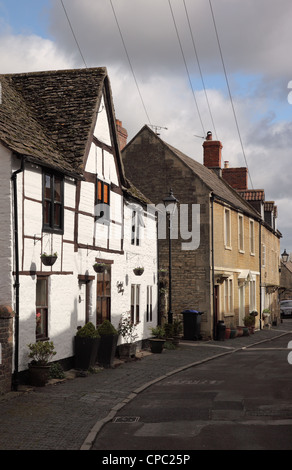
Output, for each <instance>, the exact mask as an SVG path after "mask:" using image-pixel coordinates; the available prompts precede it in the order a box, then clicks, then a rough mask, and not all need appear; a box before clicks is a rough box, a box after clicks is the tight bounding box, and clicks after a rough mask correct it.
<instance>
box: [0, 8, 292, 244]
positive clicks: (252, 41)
mask: <svg viewBox="0 0 292 470" xmlns="http://www.w3.org/2000/svg"><path fill="white" fill-rule="evenodd" d="M63 2H64V5H65V7H66V9H67V13H68V16H69V18H70V21H71V23H72V25H73V28H74V33H75V35H76V38H77V40H78V42H79V45H80V48H81V50H82V53H83V55H84V57H85V60H86V63H87V65H88V66H89V67H96V66H106V67H107V69H108V72H109V76H110V80H111V85H112V90H113V99H114V104H115V110H116V116H117V118H118V119H120V120H122V122H123V125H124V127H126V129H127V131H128V135H129V139H131V138H132V137H134V135H135V134H136V133H137V132H138V131H139V130H140V129H141V127H142V126H143V125H144V124H149V122H148V120H147V116H146V114H145V108H147V112H148V116H150V120H151V122H150V124H153V125H158V126H162V127H163V128H164V127H165V128H167V130H164V129H163V130H162V132H161V137H162V138H163V139H164V140H165V141H166V142H168V143H170V144H171V145H173V146H174V147H176V148H178V149H179V150H181V151H183V152H184V153H186V154H187V155H189V156H190V157H193V158H195V159H196V160H198V161H200V162H202V140H201V139H199V138H196V137H195V136H196V135H199V136H203V135H202V133H203V129H202V128H201V125H200V120H199V116H198V113H197V109H196V106H194V100H193V96H192V93H191V88H190V83H189V78H188V77H187V72H186V68H185V65H184V62H183V60H182V55H181V51H180V47H179V45H178V41H177V36H176V32H175V28H174V24H173V21H172V16H171V14H170V10H169V2H168V0H159V1H157V0H139V1H137V0H112V4H113V6H114V8H115V13H116V17H117V18H118V21H119V26H120V31H121V32H122V34H123V39H124V44H125V45H126V47H127V53H128V57H129V58H130V60H131V65H132V68H133V70H134V72H135V75H136V80H137V83H138V84H139V87H140V90H139V91H140V94H139V93H138V90H137V88H136V84H135V81H134V79H133V75H132V73H131V69H130V66H129V62H128V59H127V56H126V52H125V50H124V46H123V44H122V41H121V37H120V32H119V30H118V28H117V23H116V20H115V17H114V15H113V10H112V8H111V2H110V0H82V1H81V0H63ZM184 4H185V5H187V8H188V13H189V20H190V23H191V26H192V31H193V34H194V38H195V41H196V49H197V53H198V57H199V60H200V67H201V70H202V72H203V78H204V83H205V86H206V89H207V96H208V100H209V103H210V107H211V112H212V117H213V122H214V123H215V127H216V129H215V130H216V134H217V136H218V139H219V140H220V141H221V142H222V144H223V160H225V159H226V160H229V162H230V166H244V165H245V160H244V158H243V151H242V150H243V149H242V146H241V143H240V137H241V139H242V142H243V144H244V150H245V155H246V158H247V162H248V166H249V171H250V174H251V175H252V181H253V184H254V187H255V188H259V189H261V188H264V189H265V192H266V200H274V201H275V203H276V204H277V205H278V212H279V219H278V228H279V230H280V231H281V232H282V233H283V239H282V240H281V245H282V246H283V248H286V249H287V250H288V251H290V252H292V216H291V214H292V202H291V201H292V184H291V180H292V171H291V169H290V167H291V163H290V162H291V148H292V126H291V117H292V104H290V103H289V102H288V93H289V92H290V91H291V90H290V89H288V83H289V82H290V80H292V68H291V64H290V61H289V57H290V55H291V51H290V49H291V44H292V28H291V24H290V22H291V20H290V19H291V17H292V2H291V0H278V1H277V2H275V1H274V0H256V1H255V0H246V1H245V2H242V1H241V0H212V5H213V11H214V15H215V19H216V26H217V31H218V33H219V38H220V45H221V50H222V52H223V57H224V63H225V67H226V71H227V77H228V81H229V85H230V89H231V94H232V99H233V104H234V109H235V111H236V118H237V122H238V124H239V129H240V132H241V136H239V135H238V132H237V127H236V122H235V119H234V114H233V110H232V106H231V101H230V97H229V92H228V88H227V83H226V77H225V76H224V73H223V65H222V62H221V58H220V54H219V49H218V43H217V41H216V35H215V32H214V25H213V22H212V16H211V14H210V8H209V2H208V1H207V0H196V1H194V0H171V5H172V9H173V13H174V16H175V19H176V22H177V23H176V25H177V28H178V31H179V34H180V39H181V44H182V47H183V50H184V53H185V58H186V61H187V66H188V69H189V73H190V77H191V80H192V87H193V89H194V91H195V96H196V99H197V102H198V106H199V110H200V112H201V118H202V120H203V123H204V128H205V131H208V130H211V131H214V129H213V128H212V127H213V123H212V120H211V117H210V114H209V110H208V108H207V103H206V99H205V94H204V89H203V85H202V81H201V77H200V75H199V69H198V64H197V63H196V58H195V56H194V53H193V52H194V51H193V47H192V44H191V41H190V34H189V30H188V23H187V21H186V15H185V11H184V8H183V5H184ZM0 27H1V30H0V38H1V40H0V58H1V61H0V64H1V65H0V68H1V73H14V72H15V73H16V72H26V71H36V70H49V69H57V68H77V67H84V62H83V61H82V58H81V56H80V53H79V51H78V48H77V45H76V42H75V40H74V38H73V35H72V31H71V30H70V27H69V24H68V21H67V18H66V15H65V13H64V10H63V7H62V4H61V1H60V0H0ZM141 96H142V97H143V101H144V108H143V106H142V102H141V99H140V97H141ZM213 133H214V132H213Z"/></svg>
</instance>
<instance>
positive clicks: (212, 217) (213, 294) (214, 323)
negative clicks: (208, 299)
mask: <svg viewBox="0 0 292 470" xmlns="http://www.w3.org/2000/svg"><path fill="white" fill-rule="evenodd" d="M211 243H212V248H211V249H212V300H213V339H216V318H215V311H216V307H215V273H214V194H213V193H212V194H211Z"/></svg>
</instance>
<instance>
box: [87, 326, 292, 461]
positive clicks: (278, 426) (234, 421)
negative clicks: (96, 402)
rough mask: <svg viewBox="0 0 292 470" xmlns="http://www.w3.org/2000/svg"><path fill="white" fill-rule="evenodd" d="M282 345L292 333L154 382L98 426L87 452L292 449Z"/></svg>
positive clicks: (290, 393)
mask: <svg viewBox="0 0 292 470" xmlns="http://www.w3.org/2000/svg"><path fill="white" fill-rule="evenodd" d="M290 341H292V334H289V335H285V336H283V337H281V338H279V339H273V340H272V341H268V342H267V343H260V344H259V345H258V346H254V347H252V348H245V349H241V350H239V351H236V352H234V353H232V354H229V355H226V356H222V357H219V358H217V359H214V360H212V361H210V362H206V363H204V364H202V365H198V366H196V367H192V368H190V369H187V370H185V371H183V372H180V373H177V374H175V375H174V376H171V377H169V378H166V379H164V380H162V381H160V382H157V383H156V384H154V385H152V386H151V387H149V388H147V389H146V390H145V391H144V392H142V393H140V394H139V395H138V396H137V397H136V398H135V399H134V400H132V401H131V402H130V403H129V404H128V405H126V406H125V407H123V408H122V409H121V410H120V411H119V413H118V414H117V415H116V416H115V418H114V419H113V420H112V421H111V422H109V423H107V424H106V425H105V426H104V427H103V429H102V430H101V431H100V433H99V434H98V436H97V438H96V441H95V443H94V445H93V447H92V450H102V451H103V452H105V451H114V450H123V451H125V450H127V451H131V450H133V451H134V450H136V451H142V450H145V451H147V450H148V451H149V450H151V451H152V453H153V451H155V450H156V451H170V450H171V451H175V450H177V451H181V450H292V400H291V397H292V358H291V355H292V352H291V355H290V357H289V359H288V354H289V350H288V349H287V348H288V343H289V342H290ZM291 346H292V343H291V344H290V347H291Z"/></svg>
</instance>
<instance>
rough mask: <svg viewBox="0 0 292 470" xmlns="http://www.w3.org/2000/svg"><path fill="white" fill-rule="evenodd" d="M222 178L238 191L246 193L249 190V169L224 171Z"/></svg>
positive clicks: (224, 169)
mask: <svg viewBox="0 0 292 470" xmlns="http://www.w3.org/2000/svg"><path fill="white" fill-rule="evenodd" d="M222 178H223V179H224V180H225V181H226V182H227V183H228V184H230V186H232V188H234V189H236V190H237V191H246V190H247V189H248V172H247V168H245V167H240V168H228V167H224V168H223V170H222Z"/></svg>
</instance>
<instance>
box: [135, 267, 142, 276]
mask: <svg viewBox="0 0 292 470" xmlns="http://www.w3.org/2000/svg"><path fill="white" fill-rule="evenodd" d="M133 272H134V274H135V276H142V274H143V273H144V268H134V269H133Z"/></svg>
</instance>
